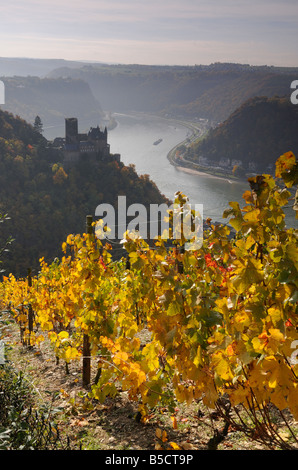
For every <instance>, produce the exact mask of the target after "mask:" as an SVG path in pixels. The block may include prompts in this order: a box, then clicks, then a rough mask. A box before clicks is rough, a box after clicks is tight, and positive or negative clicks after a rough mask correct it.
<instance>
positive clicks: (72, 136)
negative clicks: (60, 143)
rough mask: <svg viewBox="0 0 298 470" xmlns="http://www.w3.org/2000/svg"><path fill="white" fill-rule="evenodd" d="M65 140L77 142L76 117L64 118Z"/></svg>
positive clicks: (72, 142) (67, 142)
mask: <svg viewBox="0 0 298 470" xmlns="http://www.w3.org/2000/svg"><path fill="white" fill-rule="evenodd" d="M65 142H66V144H77V143H78V120H77V118H66V119H65Z"/></svg>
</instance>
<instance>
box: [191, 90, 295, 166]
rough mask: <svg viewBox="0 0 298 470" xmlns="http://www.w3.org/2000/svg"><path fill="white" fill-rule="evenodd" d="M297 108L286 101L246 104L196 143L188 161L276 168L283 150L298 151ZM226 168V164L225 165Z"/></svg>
mask: <svg viewBox="0 0 298 470" xmlns="http://www.w3.org/2000/svg"><path fill="white" fill-rule="evenodd" d="M297 130H298V108H297V106H293V105H292V104H291V102H290V100H289V99H287V98H279V97H274V98H266V97H259V98H253V99H250V100H248V101H246V102H245V103H244V104H243V105H242V106H240V107H239V108H238V109H237V110H236V111H235V112H234V113H233V114H232V115H231V116H230V117H229V118H228V119H227V120H226V121H225V122H223V123H222V124H220V125H219V126H217V127H216V128H214V129H212V130H210V131H209V133H208V135H207V137H206V138H204V139H202V140H200V141H199V142H198V143H197V144H194V145H193V146H192V147H191V148H190V149H189V150H188V153H187V158H188V159H191V160H193V161H195V162H198V161H199V157H205V158H206V159H207V160H208V161H209V162H211V163H214V162H220V161H222V162H223V161H224V160H226V161H227V159H228V160H230V163H231V164H232V161H233V160H239V161H242V165H243V168H244V169H246V170H247V169H249V167H251V168H254V169H255V170H256V171H260V172H262V171H265V170H268V167H271V169H272V168H273V167H274V162H275V161H276V160H277V158H279V156H280V155H281V154H282V153H283V152H284V149H286V150H289V151H292V152H294V153H295V152H296V153H297V151H298V132H297ZM224 166H225V167H226V166H227V163H224Z"/></svg>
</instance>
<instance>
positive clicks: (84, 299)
mask: <svg viewBox="0 0 298 470" xmlns="http://www.w3.org/2000/svg"><path fill="white" fill-rule="evenodd" d="M282 181H283V182H284V184H283V185H282V186H280V185H279V184H280V183H281V182H282ZM278 183H279V184H278ZM249 184H250V190H247V191H246V192H245V193H244V195H243V198H244V202H245V205H244V207H243V208H240V205H239V204H238V203H236V202H231V203H230V208H229V209H227V210H226V211H225V213H224V217H226V218H229V224H230V226H232V227H233V229H234V230H235V233H236V235H233V236H232V234H231V229H230V228H229V226H226V225H213V224H212V221H209V230H208V231H207V232H206V233H205V234H204V242H203V246H202V248H200V249H199V250H197V251H187V250H186V251H184V250H182V249H179V248H181V246H179V243H178V247H177V249H173V250H172V249H169V248H167V247H166V246H165V244H164V241H163V240H156V244H155V246H154V248H152V247H151V248H150V247H149V246H148V244H147V243H146V241H144V240H142V239H130V238H129V237H128V239H127V240H126V241H125V243H124V247H125V250H126V252H127V254H128V258H129V261H130V263H129V268H128V266H127V263H126V260H125V259H124V258H123V259H122V260H121V261H117V262H115V261H113V259H112V250H111V246H109V245H105V246H103V244H102V242H101V241H100V240H97V239H96V238H94V236H93V235H92V234H91V235H90V234H84V235H83V236H80V235H69V236H68V238H67V240H66V242H65V243H64V244H63V250H64V253H65V256H64V257H63V258H62V259H61V260H60V261H58V260H57V261H55V262H54V263H53V264H51V265H48V264H46V263H45V262H44V260H41V266H40V273H39V275H38V276H37V277H35V278H33V279H32V287H29V286H28V283H27V280H26V279H23V280H22V279H20V280H17V279H15V278H14V277H13V276H12V275H11V276H9V277H8V278H5V279H4V281H3V283H2V285H1V290H2V297H3V299H4V303H5V304H6V305H7V306H9V307H10V309H11V311H12V312H13V313H14V315H15V318H16V320H17V321H18V322H19V324H20V325H21V328H22V331H23V336H24V338H25V340H26V341H29V343H31V344H37V345H38V343H39V342H40V341H43V340H44V337H45V335H48V337H49V339H50V340H51V342H52V345H53V349H54V353H55V354H56V356H58V357H60V358H62V359H64V360H65V361H66V362H67V363H69V362H71V361H73V360H79V359H80V358H81V357H82V350H83V349H82V348H83V337H84V335H87V336H88V339H89V341H90V351H91V356H92V357H93V358H94V361H95V364H96V366H95V373H97V376H96V377H97V379H96V383H94V384H92V385H91V389H90V393H91V394H92V396H93V397H95V398H97V399H98V400H101V401H103V400H104V399H105V398H106V397H107V396H115V395H116V394H117V393H119V388H121V390H126V391H128V394H129V397H130V399H131V400H136V401H138V402H139V405H140V408H139V409H140V413H141V414H142V419H143V420H144V421H146V416H148V413H149V410H150V409H151V408H152V407H154V406H156V405H157V404H160V403H162V404H163V405H165V406H168V407H169V409H173V407H174V406H175V403H176V401H178V402H186V403H191V402H192V401H193V400H202V401H203V402H204V404H205V405H206V406H208V407H209V408H215V407H216V406H217V403H218V399H219V398H220V397H222V396H225V397H228V399H229V401H230V403H231V405H232V407H237V406H238V405H241V406H243V407H244V408H247V409H249V410H253V409H256V410H257V409H258V410H263V409H265V407H266V406H267V405H268V404H273V405H274V406H275V407H276V408H277V409H279V410H281V411H282V410H284V409H288V410H290V412H291V414H292V416H293V417H294V418H295V419H296V420H298V400H297V397H298V361H297V360H293V358H294V359H295V345H296V349H297V348H298V320H297V319H298V317H297V300H298V296H297V279H298V276H297V269H298V256H297V231H296V230H294V229H292V228H287V227H286V225H285V215H284V212H283V206H285V205H288V204H289V203H290V202H289V201H291V200H292V199H293V198H292V196H291V192H290V191H289V190H290V189H291V188H292V189H293V187H294V186H295V185H297V162H296V159H295V157H294V155H293V154H292V153H291V152H289V153H287V154H285V155H283V156H281V157H280V159H279V160H278V161H277V165H276V178H273V177H272V176H270V175H261V176H257V177H255V178H251V179H250V180H249ZM178 196H179V195H178ZM178 196H177V197H178ZM178 265H179V266H182V269H177V266H178ZM28 305H30V306H31V307H32V309H33V311H34V315H35V316H34V329H33V331H29V329H28V316H27V310H28ZM144 331H145V332H146V336H145V340H144V339H143V336H142V334H143V333H144ZM93 367H94V366H93Z"/></svg>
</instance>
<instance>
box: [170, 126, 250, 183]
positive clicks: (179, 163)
mask: <svg viewBox="0 0 298 470" xmlns="http://www.w3.org/2000/svg"><path fill="white" fill-rule="evenodd" d="M178 122H179V124H180V125H182V126H184V127H186V128H187V129H190V130H191V131H192V135H191V136H188V137H187V138H186V139H185V140H183V141H182V142H180V143H179V144H177V145H175V147H173V148H172V149H171V150H170V151H169V153H168V155H167V158H168V160H169V162H170V163H171V165H173V166H175V167H176V168H177V169H179V170H181V171H184V172H185V173H190V174H193V175H198V176H200V175H201V176H205V177H206V176H207V177H210V178H217V179H218V178H220V179H224V180H226V181H228V182H230V183H231V182H232V181H234V182H244V181H245V182H247V178H248V176H245V177H239V176H234V175H233V174H231V173H229V175H227V173H226V171H225V170H224V169H223V170H222V171H221V169H220V168H218V167H216V168H213V167H205V166H202V165H199V164H198V163H195V162H191V161H189V160H186V159H185V158H184V157H183V156H179V157H178V159H177V156H176V153H177V150H178V148H179V147H181V146H182V145H185V146H187V145H189V143H190V142H193V141H194V140H196V139H197V138H198V137H199V136H200V135H201V136H202V133H203V132H204V131H205V129H203V128H202V127H200V126H199V125H198V124H193V123H191V122H187V121H180V120H179V121H177V123H178Z"/></svg>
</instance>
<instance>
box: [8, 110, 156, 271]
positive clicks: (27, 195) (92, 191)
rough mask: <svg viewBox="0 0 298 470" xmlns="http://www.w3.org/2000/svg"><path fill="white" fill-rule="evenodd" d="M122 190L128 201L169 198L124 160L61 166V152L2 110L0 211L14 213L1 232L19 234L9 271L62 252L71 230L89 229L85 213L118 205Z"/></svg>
mask: <svg viewBox="0 0 298 470" xmlns="http://www.w3.org/2000/svg"><path fill="white" fill-rule="evenodd" d="M118 195H126V196H127V205H130V204H132V203H134V202H138V203H142V204H144V205H146V206H148V205H149V203H154V202H155V203H161V202H164V201H165V198H164V197H163V196H162V195H161V194H160V192H159V190H158V189H157V187H156V186H155V185H154V183H152V182H151V181H150V180H149V178H148V177H147V176H146V175H145V176H141V177H139V176H138V175H137V173H136V172H135V170H134V168H133V167H132V166H130V167H126V166H124V164H123V163H117V162H111V163H108V164H107V163H103V162H98V163H96V164H95V163H92V162H88V161H81V162H79V163H78V164H77V165H76V166H73V167H71V168H68V169H67V168H63V164H62V160H61V155H60V154H59V153H57V151H54V150H53V149H51V147H50V146H49V145H48V143H47V141H46V139H44V138H43V137H42V136H41V135H40V134H38V133H37V132H35V131H34V129H33V127H32V126H31V125H29V124H28V123H26V122H25V121H24V120H21V119H20V118H16V117H14V116H13V115H11V114H8V113H6V112H3V111H1V112H0V213H2V214H8V215H9V217H10V220H9V221H7V222H5V223H4V224H1V232H0V238H1V240H2V241H3V240H5V239H6V238H7V237H8V236H9V235H12V236H13V238H14V239H15V241H14V242H13V245H12V246H11V251H10V253H8V254H7V255H6V256H5V258H4V259H3V264H4V268H5V269H6V271H7V272H13V273H15V274H16V275H24V274H26V272H27V268H29V267H31V268H32V269H33V270H34V268H36V267H37V266H38V265H39V258H40V257H42V256H44V257H45V259H48V260H52V259H54V258H55V257H56V256H59V255H60V247H61V243H62V242H63V241H64V239H65V237H66V236H67V234H69V233H82V232H83V231H85V218H86V215H88V214H91V215H94V213H95V209H96V207H97V206H98V205H99V204H101V203H103V202H104V203H110V204H112V205H113V206H114V207H116V205H117V198H118ZM1 240H0V245H1Z"/></svg>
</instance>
